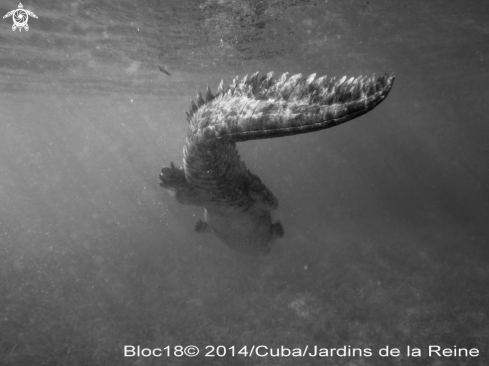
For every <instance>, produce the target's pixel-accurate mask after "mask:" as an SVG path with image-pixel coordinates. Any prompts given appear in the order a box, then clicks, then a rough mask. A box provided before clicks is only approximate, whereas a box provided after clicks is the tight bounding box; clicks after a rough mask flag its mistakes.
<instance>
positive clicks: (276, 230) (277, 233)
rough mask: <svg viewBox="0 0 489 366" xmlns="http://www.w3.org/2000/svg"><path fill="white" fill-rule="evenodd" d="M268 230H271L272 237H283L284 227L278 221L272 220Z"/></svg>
mask: <svg viewBox="0 0 489 366" xmlns="http://www.w3.org/2000/svg"><path fill="white" fill-rule="evenodd" d="M270 230H271V231H272V237H273V238H275V239H278V238H283V237H284V227H283V226H282V224H281V223H280V221H277V222H274V223H273V224H272V225H271V226H270Z"/></svg>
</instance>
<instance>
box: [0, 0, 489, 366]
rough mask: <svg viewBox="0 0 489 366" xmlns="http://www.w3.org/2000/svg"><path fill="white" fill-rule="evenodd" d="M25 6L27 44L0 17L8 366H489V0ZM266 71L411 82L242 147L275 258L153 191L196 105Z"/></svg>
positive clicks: (0, 240) (0, 258) (0, 350)
mask: <svg viewBox="0 0 489 366" xmlns="http://www.w3.org/2000/svg"><path fill="white" fill-rule="evenodd" d="M23 6H24V9H27V10H29V11H31V12H33V13H34V14H35V15H37V17H38V18H37V19H36V18H34V17H32V16H30V17H29V19H28V25H29V30H28V31H26V30H25V29H22V30H21V31H19V29H17V30H15V31H12V24H13V19H12V17H11V16H10V17H6V18H5V19H2V20H1V22H0V50H1V52H0V91H1V94H0V95H1V96H0V111H1V117H0V365H5V366H7V365H8V366H10V365H16V366H24V365H36V366H41V365H49V366H51V365H331V366H340V365H341V366H343V365H347V366H365V365H368V366H370V365H372V366H373V365H375V366H377V365H433V366H441V365H443V366H445V365H468V366H471V365H487V364H489V314H488V309H489V246H488V245H489V243H488V235H489V226H488V222H489V204H488V202H489V186H488V182H489V144H488V138H489V127H488V124H487V120H488V118H487V116H488V114H489V105H488V103H487V100H488V97H489V91H488V89H487V85H488V83H489V22H488V18H487V14H489V4H488V3H486V2H484V1H481V0H479V1H472V2H462V1H459V2H456V1H448V0H440V1H421V0H415V1H409V2H393V1H387V0H370V1H363V0H362V1H356V0H355V1H354V0H341V1H340V0H317V1H314V0H302V1H301V0H270V1H266V0H242V1H238V0H181V1H176V0H165V1H163V0H161V1H156V0H148V1H144V2H143V1H127V0H124V1H115V0H113V1H107V0H106V1H94V0H78V1H77V0H74V1H60V0H54V1H47V0H36V1H29V2H25V3H23ZM17 8H18V3H17V2H16V1H10V0H9V1H2V3H1V4H0V14H1V15H2V16H3V14H6V13H8V12H9V11H11V10H14V9H17ZM255 71H260V73H261V74H265V73H267V72H269V71H274V72H275V75H276V76H277V77H278V76H279V75H281V74H282V73H284V72H290V74H291V75H294V74H297V73H302V74H303V75H304V76H307V75H309V74H312V73H317V75H318V76H321V75H328V77H331V76H336V77H342V76H343V75H347V76H348V77H350V76H353V77H357V76H359V75H372V74H373V73H376V74H377V75H381V74H384V73H391V72H395V73H396V82H395V84H394V87H393V89H392V91H391V93H390V95H389V96H388V97H387V99H386V100H385V101H384V102H383V103H382V104H380V105H379V106H378V107H377V108H376V109H375V110H373V111H371V112H369V113H368V114H366V115H364V116H361V117H359V118H358V119H355V120H354V121H351V122H348V123H346V124H344V125H342V126H339V127H335V128H332V129H328V130H324V131H319V132H314V133H309V134H303V135H296V136H293V137H283V138H277V139H269V140H258V141H251V142H245V143H239V144H238V150H239V152H240V155H241V158H242V159H243V161H244V162H245V163H246V165H247V167H248V168H249V169H250V170H251V171H252V172H254V173H255V174H257V175H258V176H259V177H260V178H261V179H262V181H263V182H264V183H265V184H266V185H267V186H268V187H269V188H270V190H271V191H272V192H273V193H274V194H275V195H276V197H277V198H278V200H279V208H278V210H277V211H275V212H274V214H273V215H274V219H275V220H276V219H279V220H280V221H281V223H282V225H283V226H284V229H285V236H284V237H283V238H282V239H279V240H278V241H277V243H276V244H275V245H274V247H273V249H272V251H271V253H270V254H269V255H268V256H264V257H250V256H246V255H242V254H240V253H239V252H234V251H232V250H231V249H229V248H228V247H226V246H225V245H224V244H223V243H222V242H220V241H219V240H218V239H217V238H216V237H215V236H214V235H213V234H200V233H197V232H195V231H194V225H195V222H196V221H197V220H199V219H201V218H202V215H203V210H202V209H201V208H197V207H192V206H183V205H180V204H179V203H178V202H176V200H175V198H174V197H172V196H170V195H169V194H168V193H167V192H166V191H165V190H164V189H162V188H161V187H159V179H158V175H159V173H160V169H161V168H162V167H163V166H169V164H170V162H172V161H173V162H175V164H178V165H180V164H181V162H182V148H183V145H184V143H185V137H186V133H187V127H188V124H187V121H186V118H185V111H187V110H188V104H189V100H190V99H191V98H194V99H195V95H196V93H197V92H198V91H202V92H204V91H205V88H206V87H207V85H209V86H210V88H211V90H212V91H215V90H216V89H217V86H218V85H219V82H220V81H221V79H224V82H225V83H227V84H229V83H231V81H232V79H233V78H234V77H235V76H236V75H240V76H244V75H246V74H252V73H254V72H255ZM137 346H139V347H140V348H141V349H142V348H146V349H148V350H153V351H154V350H158V349H161V351H162V352H161V355H160V354H159V353H158V352H157V351H155V355H153V356H148V354H147V352H148V351H144V352H142V353H140V354H139V355H138V354H134V353H135V352H133V353H131V350H135V349H136V348H135V347H137ZM187 346H196V347H198V348H199V354H198V355H197V356H195V357H190V356H187V355H185V354H182V353H181V352H183V350H184V349H185V352H189V353H191V352H192V349H190V348H184V347H187ZM259 346H261V348H257V347H259ZM408 346H409V347H410V349H411V353H408V349H407V347H408ZM430 346H431V349H430ZM125 347H128V348H125ZM131 347H134V348H131ZM180 347H181V348H180ZM253 347H254V348H253ZM306 347H308V348H307V352H304V354H302V355H298V354H297V351H296V350H302V351H304V350H305V349H306ZM315 347H317V349H323V350H325V351H323V353H322V354H321V355H320V354H314V349H315ZM385 347H389V348H390V350H391V351H392V349H394V348H398V349H399V354H396V352H395V351H393V352H392V353H390V354H388V355H385V354H383V351H382V350H383V349H385ZM436 347H439V349H440V351H439V353H437V352H435V351H437V350H438V348H436ZM284 348H286V349H290V350H291V351H292V350H294V352H295V353H294V354H293V355H292V354H290V355H287V354H286V353H287V352H286V351H285V352H282V354H280V355H279V354H277V352H278V351H280V350H283V349H284ZM414 348H417V349H419V353H418V354H416V352H412V350H413V349H414ZM444 348H448V349H449V350H450V351H446V352H445V354H443V353H442V351H441V349H444ZM462 348H464V349H467V350H474V349H475V350H477V352H475V351H473V352H472V354H469V355H465V354H463V353H462V354H460V353H458V351H457V350H459V349H462ZM125 349H126V351H127V352H126V354H125ZM332 349H336V350H332ZM338 349H340V350H342V351H341V352H339V351H338ZM252 350H253V352H251V351H252ZM277 350H278V351H277ZM353 350H355V352H353ZM369 350H370V352H368V351H369ZM239 351H242V352H241V353H238V352H239ZM244 351H246V352H244ZM430 351H431V352H430ZM379 352H380V354H379ZM474 352H475V353H477V354H475V353H474Z"/></svg>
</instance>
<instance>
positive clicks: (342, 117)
mask: <svg viewBox="0 0 489 366" xmlns="http://www.w3.org/2000/svg"><path fill="white" fill-rule="evenodd" d="M287 76H288V74H287V73H286V74H283V75H282V76H280V77H279V78H278V79H273V73H268V74H267V75H265V76H263V77H261V78H259V77H258V73H255V74H253V75H252V76H251V77H250V78H248V77H247V76H245V77H244V78H243V79H242V80H240V81H239V80H238V78H235V79H234V81H233V83H232V84H231V85H230V86H229V87H227V88H224V87H223V82H222V81H221V84H220V85H219V88H218V90H217V93H216V94H215V95H213V94H212V93H211V90H210V89H209V87H207V92H206V93H205V96H202V95H201V93H199V94H198V95H197V103H194V102H193V101H191V102H190V110H189V112H187V120H188V122H189V129H188V133H187V138H186V141H185V146H184V148H183V166H182V167H175V165H174V164H173V162H172V163H171V165H170V167H169V168H168V167H166V168H163V169H162V171H161V174H160V179H161V182H160V185H161V186H162V187H164V188H166V189H168V190H170V191H173V193H174V194H175V197H176V199H177V201H178V202H180V203H182V204H184V205H194V206H202V207H204V219H203V220H199V221H198V222H197V224H196V225H195V230H196V231H198V232H213V233H215V235H216V236H217V237H218V238H219V239H221V240H222V241H223V242H224V243H225V244H227V245H228V246H229V247H231V248H233V249H236V250H239V251H242V252H248V253H265V254H267V253H269V252H270V249H271V246H272V244H273V242H274V241H275V240H276V239H277V238H281V237H283V235H284V229H283V227H282V225H281V224H280V222H279V221H277V222H274V223H272V217H271V211H273V210H275V209H276V208H277V207H278V200H277V198H276V197H275V196H274V195H273V193H272V192H271V191H270V190H269V189H268V188H267V187H266V186H265V185H264V184H263V183H262V182H261V180H260V178H258V176H256V175H255V174H253V173H251V172H250V171H249V170H248V169H247V168H246V166H245V164H244V163H243V162H242V161H241V159H240V157H239V155H238V152H237V149H236V143H237V142H241V141H247V140H257V139H267V138H272V137H280V136H290V135H296V134H301V133H306V132H313V131H318V130H323V129H326V128H330V127H334V126H337V125H339V124H341V123H344V122H347V121H350V120H352V119H354V118H356V117H359V116H361V115H362V114H365V113H367V112H368V111H370V110H372V109H373V108H375V107H376V106H377V105H378V104H379V103H381V102H382V101H383V100H384V99H385V98H386V97H387V94H389V91H390V90H391V88H392V85H393V83H394V78H395V75H394V74H392V75H387V74H386V75H383V76H380V77H378V78H376V77H375V75H374V76H373V77H362V76H360V77H358V78H356V79H355V78H351V79H348V80H347V79H346V77H343V78H341V79H340V80H338V81H336V80H335V78H332V79H328V78H326V77H325V76H323V77H320V78H318V79H316V78H315V77H316V74H312V75H310V76H309V77H307V78H302V75H301V74H297V75H294V76H291V77H287Z"/></svg>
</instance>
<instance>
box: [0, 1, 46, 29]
mask: <svg viewBox="0 0 489 366" xmlns="http://www.w3.org/2000/svg"><path fill="white" fill-rule="evenodd" d="M29 15H30V16H31V17H33V18H36V19H38V18H37V15H36V14H34V13H33V12H32V11H30V10H26V9H24V6H23V5H22V3H19V8H18V9H14V10H11V11H9V12H8V13H7V14H5V15H4V16H3V19H5V18H8V17H9V16H12V20H13V21H14V24H13V25H12V30H13V31H15V30H16V29H17V28H19V32H22V28H25V30H26V32H27V31H28V30H29V24H27V21H28V20H29Z"/></svg>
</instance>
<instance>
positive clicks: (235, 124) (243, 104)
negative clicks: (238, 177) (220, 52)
mask: <svg viewBox="0 0 489 366" xmlns="http://www.w3.org/2000/svg"><path fill="white" fill-rule="evenodd" d="M287 75H288V74H287V73H285V74H283V75H282V76H281V77H279V78H278V79H273V73H268V74H267V75H265V76H263V77H261V78H258V73H255V74H253V75H252V76H251V77H250V78H249V79H248V78H247V76H245V77H244V78H243V79H242V80H241V81H238V78H235V79H234V81H233V83H232V84H231V85H230V86H229V87H228V88H226V89H224V88H223V82H222V81H221V84H220V86H219V88H218V90H217V93H216V95H213V94H212V93H211V91H210V89H209V88H207V92H206V94H205V96H202V95H201V93H199V94H198V96H197V103H195V102H193V101H192V102H191V103H190V109H189V112H187V120H188V121H189V133H188V138H189V139H190V140H193V141H194V142H209V141H213V140H220V139H228V140H231V141H236V142H237V141H246V140H256V139H264V138H272V137H280V136H290V135H296V134H300V133H306V132H312V131H318V130H322V129H326V128H330V127H334V126H337V125H339V124H341V123H344V122H347V121H350V120H352V119H354V118H356V117H359V116H361V115H362V114H365V113H367V112H368V111H370V110H372V109H373V108H375V107H376V106H377V105H378V104H379V103H381V102H382V101H383V100H384V99H385V98H386V97H387V95H388V94H389V92H390V90H391V88H392V85H393V83H394V78H395V75H394V74H391V75H387V74H386V75H383V76H380V77H378V78H376V77H375V75H374V76H372V77H363V76H360V77H358V78H356V79H355V78H350V79H348V80H347V78H346V76H344V77H343V78H341V79H340V80H337V81H336V80H335V78H330V79H328V78H326V76H323V77H320V78H318V79H316V78H315V77H316V74H312V75H310V76H309V77H307V78H305V79H304V78H302V75H301V74H297V75H294V76H291V77H289V78H288V77H287Z"/></svg>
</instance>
